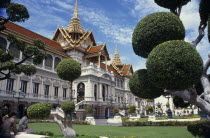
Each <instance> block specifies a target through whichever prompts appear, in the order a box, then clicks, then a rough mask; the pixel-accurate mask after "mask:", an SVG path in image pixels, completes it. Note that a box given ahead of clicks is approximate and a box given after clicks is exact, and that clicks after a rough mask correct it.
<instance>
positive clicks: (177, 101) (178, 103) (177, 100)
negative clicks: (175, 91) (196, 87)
mask: <svg viewBox="0 0 210 138" xmlns="http://www.w3.org/2000/svg"><path fill="white" fill-rule="evenodd" d="M173 103H174V105H175V106H176V108H187V107H188V106H190V104H189V103H185V102H184V100H183V99H182V98H180V97H178V96H175V97H174V98H173Z"/></svg>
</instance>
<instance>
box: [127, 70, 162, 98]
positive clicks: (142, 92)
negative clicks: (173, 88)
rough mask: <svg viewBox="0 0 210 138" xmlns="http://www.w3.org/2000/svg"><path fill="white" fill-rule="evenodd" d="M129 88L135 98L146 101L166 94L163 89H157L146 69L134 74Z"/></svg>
mask: <svg viewBox="0 0 210 138" xmlns="http://www.w3.org/2000/svg"><path fill="white" fill-rule="evenodd" d="M129 88H130V90H131V92H132V93H133V94H134V95H135V96H138V97H140V98H144V99H154V98H157V97H159V96H161V95H162V94H163V92H164V90H163V89H160V88H157V87H156V86H154V85H153V84H152V83H151V81H150V79H149V77H148V73H147V70H146V69H141V70H137V71H136V72H134V74H133V76H132V77H131V78H130V81H129Z"/></svg>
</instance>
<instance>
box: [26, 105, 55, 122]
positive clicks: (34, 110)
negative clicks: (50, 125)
mask: <svg viewBox="0 0 210 138" xmlns="http://www.w3.org/2000/svg"><path fill="white" fill-rule="evenodd" d="M50 111H51V105H50V104H49V103H36V104H33V105H31V106H30V107H29V108H28V109H27V115H28V116H29V117H30V118H35V119H43V118H46V117H49V115H50Z"/></svg>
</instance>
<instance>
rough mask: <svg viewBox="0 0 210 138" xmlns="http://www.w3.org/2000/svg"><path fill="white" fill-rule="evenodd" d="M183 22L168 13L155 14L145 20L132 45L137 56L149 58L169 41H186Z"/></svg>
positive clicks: (136, 31)
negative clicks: (158, 47) (156, 48)
mask: <svg viewBox="0 0 210 138" xmlns="http://www.w3.org/2000/svg"><path fill="white" fill-rule="evenodd" d="M184 37H185V29H184V26H183V23H182V21H181V20H180V19H179V17H177V16H176V15H174V14H173V13H168V12H159V13H153V14H150V15H148V16H146V17H145V18H143V19H142V20H141V21H140V22H139V23H138V24H137V26H136V28H135V29H134V32H133V38H132V44H133V50H134V52H135V54H136V55H139V56H141V57H144V58H147V57H148V55H149V53H150V52H151V51H152V49H153V48H154V47H156V46H157V45H158V44H161V43H162V42H165V41H169V40H184Z"/></svg>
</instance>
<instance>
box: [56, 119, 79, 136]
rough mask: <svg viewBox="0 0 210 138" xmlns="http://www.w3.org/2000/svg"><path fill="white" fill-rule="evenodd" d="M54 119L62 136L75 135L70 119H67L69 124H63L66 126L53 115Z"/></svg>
mask: <svg viewBox="0 0 210 138" xmlns="http://www.w3.org/2000/svg"><path fill="white" fill-rule="evenodd" d="M65 118H66V116H65ZM70 118H71V116H70ZM54 120H55V122H56V123H57V124H58V125H59V127H60V129H61V131H62V133H63V136H64V137H71V138H73V137H76V133H75V131H74V130H73V128H72V120H69V122H70V124H71V125H68V124H66V125H65V126H66V127H64V124H63V123H62V122H61V121H60V120H58V119H57V117H56V116H55V115H54Z"/></svg>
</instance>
